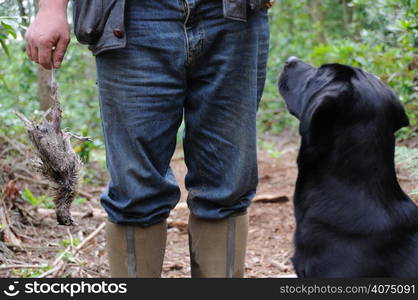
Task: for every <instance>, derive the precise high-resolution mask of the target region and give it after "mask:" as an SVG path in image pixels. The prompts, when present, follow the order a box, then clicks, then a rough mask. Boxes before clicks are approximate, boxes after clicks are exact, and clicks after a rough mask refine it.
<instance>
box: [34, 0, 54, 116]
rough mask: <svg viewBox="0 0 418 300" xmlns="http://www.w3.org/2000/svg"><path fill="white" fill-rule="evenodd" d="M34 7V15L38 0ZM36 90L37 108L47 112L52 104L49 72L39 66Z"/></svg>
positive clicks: (37, 7)
mask: <svg viewBox="0 0 418 300" xmlns="http://www.w3.org/2000/svg"><path fill="white" fill-rule="evenodd" d="M33 5H34V7H35V13H37V12H38V9H39V0H33ZM37 77H38V88H39V90H38V91H39V92H38V93H39V107H40V109H41V110H42V111H47V110H48V109H49V108H50V107H51V106H52V104H53V103H54V101H53V99H52V97H51V95H52V90H51V71H50V70H46V69H44V68H43V67H42V66H41V65H38V72H37Z"/></svg>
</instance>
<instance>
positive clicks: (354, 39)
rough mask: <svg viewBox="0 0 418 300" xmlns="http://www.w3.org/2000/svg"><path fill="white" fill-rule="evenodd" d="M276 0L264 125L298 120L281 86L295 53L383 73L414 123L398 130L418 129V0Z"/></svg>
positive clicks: (272, 127) (405, 133)
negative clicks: (281, 75)
mask: <svg viewBox="0 0 418 300" xmlns="http://www.w3.org/2000/svg"><path fill="white" fill-rule="evenodd" d="M276 2H277V4H276V5H275V7H274V8H273V9H272V10H271V12H270V21H271V33H272V34H271V46H270V60H269V69H268V79H267V86H266V90H265V94H264V98H263V100H262V102H261V105H260V113H259V128H260V129H261V130H263V131H272V132H279V131H280V130H282V129H283V128H288V127H292V126H295V124H294V121H293V118H291V117H289V114H288V113H287V110H286V109H285V104H284V102H283V101H282V99H281V98H280V96H279V95H278V92H277V87H276V85H277V78H278V75H279V73H280V71H281V68H282V66H283V63H284V61H285V60H286V58H287V57H289V56H292V55H293V56H297V57H299V58H302V59H304V60H305V61H307V62H309V63H311V64H313V65H316V66H319V65H321V64H324V63H332V62H338V63H342V64H350V65H354V66H357V67H361V68H364V69H365V70H367V71H369V72H371V73H374V74H376V75H378V76H379V77H380V78H382V80H384V81H385V82H386V83H387V84H388V85H389V86H390V87H391V88H393V89H394V91H395V93H396V94H397V95H398V96H399V99H400V100H401V101H402V102H403V104H404V106H405V107H406V109H407V113H408V115H409V117H410V119H411V126H410V127H409V128H406V129H403V130H401V131H400V132H399V133H398V136H399V137H400V138H404V139H406V138H410V137H413V136H416V135H418V133H417V131H418V126H417V125H418V124H417V119H418V101H417V100H418V95H417V92H418V87H417V85H418V76H417V75H416V74H417V72H418V4H417V2H418V1H417V0H401V1H399V0H396V1H395V0H377V1H366V0H345V1H328V0H326V1H315V0H302V1H291V0H281V1H276ZM312 4H314V5H316V8H315V9H314V8H313V7H312ZM315 11H316V15H315V14H314V12H315ZM278 99H279V100H278Z"/></svg>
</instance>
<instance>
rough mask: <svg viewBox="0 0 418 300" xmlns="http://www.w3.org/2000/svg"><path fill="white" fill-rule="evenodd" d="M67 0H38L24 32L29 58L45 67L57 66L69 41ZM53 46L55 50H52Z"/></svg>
mask: <svg viewBox="0 0 418 300" xmlns="http://www.w3.org/2000/svg"><path fill="white" fill-rule="evenodd" d="M67 5H68V0H39V11H38V13H37V15H36V17H35V20H34V21H33V22H32V24H31V25H30V26H29V28H28V31H27V32H26V52H27V54H28V56H29V58H30V59H31V60H32V61H34V62H36V63H38V64H40V65H42V66H43V67H44V68H45V69H51V67H52V65H51V64H52V63H53V67H54V68H59V67H60V65H61V62H62V59H63V58H64V54H65V51H66V50H67V46H68V43H69V42H70V30H69V27H68V21H67ZM53 47H55V50H53Z"/></svg>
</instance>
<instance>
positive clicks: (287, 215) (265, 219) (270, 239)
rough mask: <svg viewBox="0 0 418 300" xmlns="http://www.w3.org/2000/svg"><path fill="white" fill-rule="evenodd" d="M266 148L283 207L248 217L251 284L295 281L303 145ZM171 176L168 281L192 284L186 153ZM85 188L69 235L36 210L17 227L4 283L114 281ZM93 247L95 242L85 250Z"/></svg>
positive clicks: (264, 160)
mask: <svg viewBox="0 0 418 300" xmlns="http://www.w3.org/2000/svg"><path fill="white" fill-rule="evenodd" d="M263 144H264V146H262V147H261V149H260V151H259V176H260V184H259V189H258V192H257V197H261V196H263V195H270V196H271V195H274V196H280V199H281V201H277V202H270V203H266V202H255V203H253V204H252V206H251V207H250V209H249V214H250V232H249V240H248V251H247V260H246V277H258V278H259V277H279V276H283V275H286V274H292V273H293V269H292V265H291V262H290V257H291V256H292V251H293V246H292V235H293V231H294V228H295V224H294V219H293V205H292V194H293V190H294V183H295V180H296V176H297V167H296V156H297V150H298V139H297V138H296V137H294V135H290V134H285V135H282V136H280V137H276V138H267V139H266V140H265V141H264V142H263ZM272 149H274V150H273V151H272ZM0 167H3V168H4V166H0ZM172 168H173V170H174V173H175V175H176V177H177V180H178V182H179V184H180V185H181V190H182V198H181V201H180V202H179V204H178V205H177V207H176V208H175V209H174V210H173V211H172V213H171V215H170V218H169V220H168V221H169V230H168V240H167V250H166V256H165V261H164V267H163V274H162V276H163V277H190V264H189V253H188V241H187V219H188V213H189V212H188V209H187V205H186V203H185V199H186V196H187V193H186V191H185V189H184V183H183V181H184V180H183V178H184V176H185V173H186V167H185V164H184V161H183V159H182V154H181V152H180V151H177V152H176V155H175V157H174V159H173V162H172ZM398 169H399V172H400V174H399V175H400V178H401V179H400V182H401V185H402V186H403V188H404V190H405V191H407V192H409V191H412V190H417V189H418V183H417V182H413V181H411V180H410V179H409V177H408V174H407V172H406V171H405V170H403V169H402V167H398ZM103 179H105V176H104V178H103ZM32 184H33V183H32ZM25 185H27V183H23V182H22V183H19V182H18V183H17V186H18V188H19V189H20V190H21V189H23V188H24V186H25ZM81 188H82V190H83V191H85V193H87V195H89V196H90V198H91V199H90V200H89V201H87V202H86V203H84V204H74V205H73V209H72V211H73V215H75V219H76V222H77V223H78V226H75V227H72V228H67V227H62V226H58V225H56V221H55V216H54V214H53V211H52V210H50V209H49V210H48V209H38V210H37V211H34V210H32V211H30V212H29V213H30V214H31V215H32V216H33V217H34V218H32V219H30V218H29V219H28V218H24V219H26V221H25V222H20V223H15V224H14V225H13V226H14V232H16V235H17V237H18V241H17V242H18V244H20V245H18V244H13V243H11V242H9V244H8V245H7V246H8V247H7V249H9V250H10V251H9V250H7V249H6V250H5V249H3V250H2V249H0V254H2V255H0V257H3V259H2V260H3V261H2V263H3V265H1V264H0V277H36V276H41V277H51V276H52V277H107V276H108V265H107V259H106V253H105V249H104V246H105V241H104V232H103V230H102V226H103V222H104V221H105V218H106V217H105V214H104V211H103V210H102V209H101V207H100V204H99V202H98V197H99V193H100V190H101V187H95V188H91V187H89V186H82V187H81ZM286 199H287V201H286ZM20 214H22V212H20ZM95 231H96V232H98V233H97V234H95V235H94V236H93V237H92V238H91V239H89V237H88V236H89V235H90V234H92V233H93V234H94V232H95ZM86 240H87V241H88V242H87V243H85V244H83V241H86ZM2 251H3V252H2ZM16 265H18V266H16ZM46 265H48V266H46Z"/></svg>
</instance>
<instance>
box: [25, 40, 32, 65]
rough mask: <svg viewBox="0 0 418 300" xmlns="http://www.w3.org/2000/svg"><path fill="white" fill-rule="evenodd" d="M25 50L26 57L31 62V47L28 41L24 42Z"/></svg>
mask: <svg viewBox="0 0 418 300" xmlns="http://www.w3.org/2000/svg"><path fill="white" fill-rule="evenodd" d="M25 48H26V55H27V56H28V57H29V59H30V60H32V61H33V57H32V53H31V46H30V44H29V41H28V40H26V43H25Z"/></svg>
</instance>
